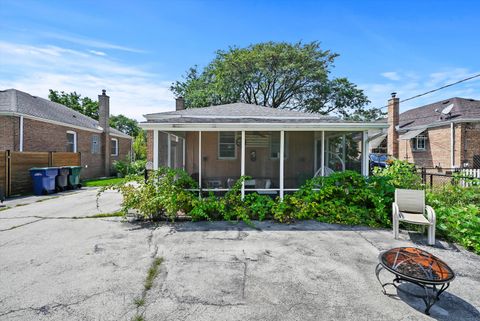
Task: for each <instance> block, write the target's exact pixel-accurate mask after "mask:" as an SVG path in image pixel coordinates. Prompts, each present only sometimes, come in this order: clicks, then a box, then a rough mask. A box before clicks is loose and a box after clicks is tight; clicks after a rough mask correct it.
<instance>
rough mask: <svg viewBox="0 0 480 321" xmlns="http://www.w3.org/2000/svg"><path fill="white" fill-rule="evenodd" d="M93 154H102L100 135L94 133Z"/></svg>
mask: <svg viewBox="0 0 480 321" xmlns="http://www.w3.org/2000/svg"><path fill="white" fill-rule="evenodd" d="M92 154H100V136H99V135H92Z"/></svg>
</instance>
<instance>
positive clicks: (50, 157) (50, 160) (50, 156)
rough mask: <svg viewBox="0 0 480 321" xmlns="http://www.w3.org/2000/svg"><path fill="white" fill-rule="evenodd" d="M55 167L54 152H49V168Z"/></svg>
mask: <svg viewBox="0 0 480 321" xmlns="http://www.w3.org/2000/svg"><path fill="white" fill-rule="evenodd" d="M52 166H53V152H48V167H52Z"/></svg>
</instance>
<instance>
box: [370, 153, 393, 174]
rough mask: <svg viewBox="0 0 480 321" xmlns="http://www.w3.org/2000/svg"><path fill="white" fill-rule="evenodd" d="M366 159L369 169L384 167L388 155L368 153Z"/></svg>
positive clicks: (386, 163)
mask: <svg viewBox="0 0 480 321" xmlns="http://www.w3.org/2000/svg"><path fill="white" fill-rule="evenodd" d="M368 159H369V160H370V162H369V163H370V170H373V169H374V168H375V167H381V168H385V167H387V165H388V155H386V154H370V155H368Z"/></svg>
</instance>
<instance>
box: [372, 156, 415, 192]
mask: <svg viewBox="0 0 480 321" xmlns="http://www.w3.org/2000/svg"><path fill="white" fill-rule="evenodd" d="M373 173H374V175H375V176H384V177H388V178H389V179H390V182H391V184H392V185H393V186H395V187H396V188H407V189H421V188H422V177H421V176H420V175H418V173H417V169H416V168H415V164H412V163H409V162H407V161H401V160H394V161H392V162H390V165H389V166H388V167H385V168H380V167H375V169H374V170H373Z"/></svg>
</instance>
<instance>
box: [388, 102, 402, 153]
mask: <svg viewBox="0 0 480 321" xmlns="http://www.w3.org/2000/svg"><path fill="white" fill-rule="evenodd" d="M396 95H397V93H392V98H390V99H389V100H388V136H387V154H388V155H391V156H393V157H395V158H398V132H397V129H396V127H397V126H398V124H399V121H400V99H399V98H397V97H395V96H396Z"/></svg>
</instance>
